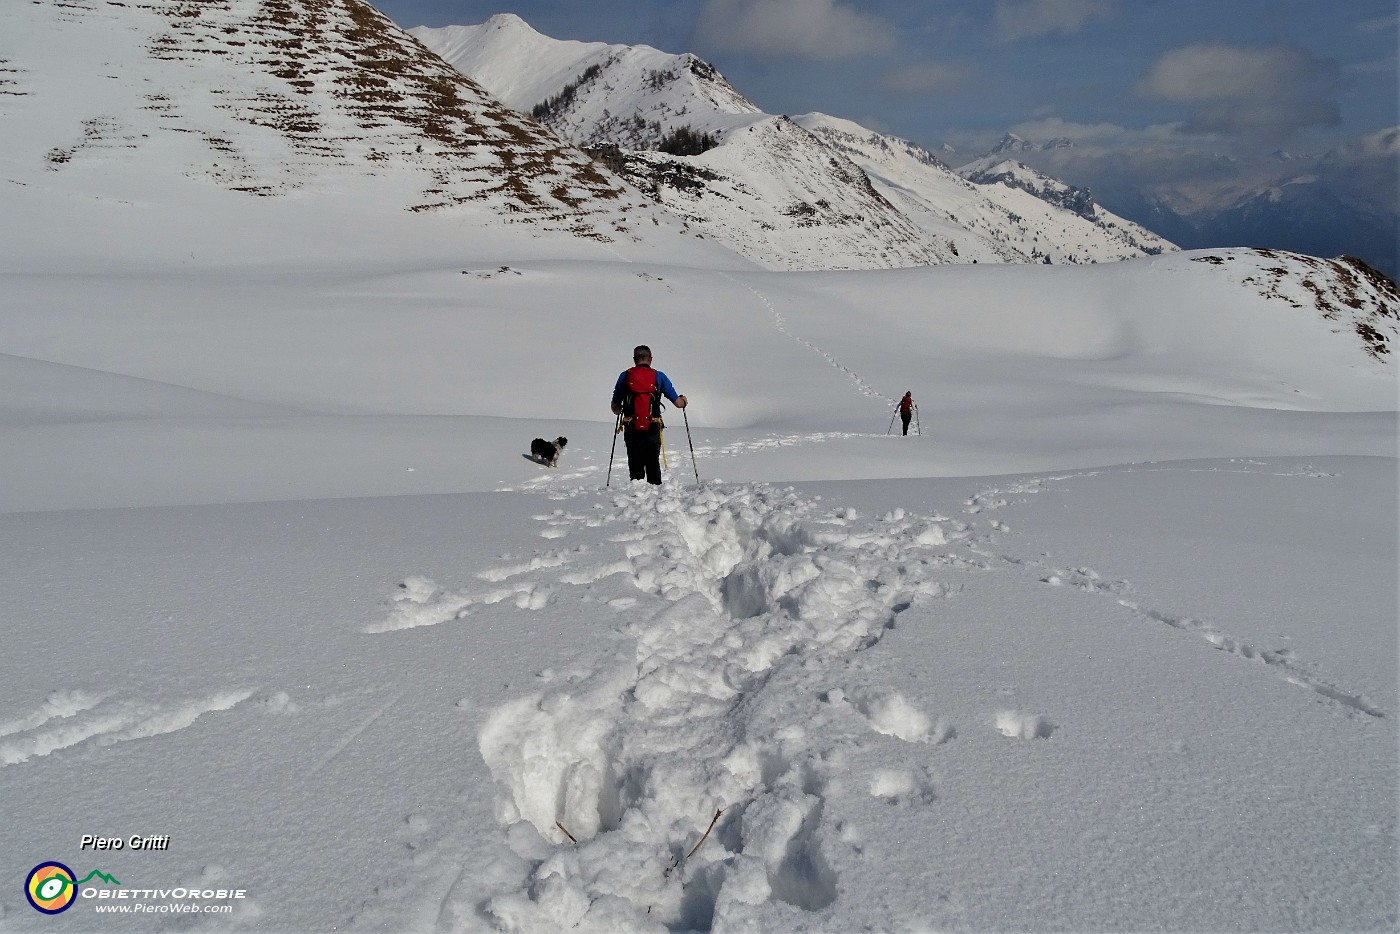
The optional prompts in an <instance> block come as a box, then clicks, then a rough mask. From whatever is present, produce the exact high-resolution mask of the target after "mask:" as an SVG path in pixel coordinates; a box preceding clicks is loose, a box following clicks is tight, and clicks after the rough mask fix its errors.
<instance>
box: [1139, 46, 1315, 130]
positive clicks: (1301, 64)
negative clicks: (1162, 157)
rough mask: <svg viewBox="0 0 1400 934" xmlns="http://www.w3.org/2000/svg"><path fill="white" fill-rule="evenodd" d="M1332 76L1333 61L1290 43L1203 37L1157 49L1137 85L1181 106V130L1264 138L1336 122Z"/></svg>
mask: <svg viewBox="0 0 1400 934" xmlns="http://www.w3.org/2000/svg"><path fill="white" fill-rule="evenodd" d="M1339 75H1340V71H1339V69H1338V67H1337V65H1336V63H1335V62H1331V61H1327V60H1324V59H1317V58H1313V57H1312V56H1311V55H1309V54H1308V53H1307V52H1305V51H1304V50H1302V49H1298V48H1293V47H1289V46H1271V47H1254V48H1247V47H1242V46H1233V45H1227V44H1225V43H1223V42H1205V43H1199V44H1197V45H1189V46H1185V47H1183V48H1179V49H1173V50H1172V51H1170V52H1167V53H1166V54H1164V55H1163V56H1162V57H1161V58H1159V59H1158V60H1157V61H1156V62H1155V63H1154V64H1153V66H1152V68H1151V69H1149V70H1148V73H1147V75H1146V76H1145V77H1144V78H1143V79H1142V81H1141V83H1140V84H1139V90H1140V91H1141V92H1142V93H1144V94H1146V95H1148V96H1150V97H1156V98H1160V99H1162V100H1168V101H1175V102H1177V103H1181V104H1185V105H1187V106H1188V107H1189V108H1190V114H1189V117H1188V118H1187V120H1186V123H1185V125H1184V127H1183V130H1184V131H1185V132H1187V133H1198V134H1219V135H1222V136H1227V137H1237V138H1241V139H1249V140H1255V141H1259V142H1271V143H1272V142H1279V141H1282V140H1283V139H1285V138H1287V137H1288V136H1290V135H1292V134H1293V133H1294V132H1295V131H1297V130H1300V129H1302V128H1304V127H1309V126H1335V125H1336V124H1337V123H1339V122H1340V115H1339V111H1338V107H1337V103H1336V99H1335V98H1336V93H1337V91H1338V88H1339V85H1340V78H1339Z"/></svg>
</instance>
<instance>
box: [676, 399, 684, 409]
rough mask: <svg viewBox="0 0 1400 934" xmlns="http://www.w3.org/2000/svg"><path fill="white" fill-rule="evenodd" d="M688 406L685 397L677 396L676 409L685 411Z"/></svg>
mask: <svg viewBox="0 0 1400 934" xmlns="http://www.w3.org/2000/svg"><path fill="white" fill-rule="evenodd" d="M685 406H686V399H685V396H676V408H678V409H683V408H685Z"/></svg>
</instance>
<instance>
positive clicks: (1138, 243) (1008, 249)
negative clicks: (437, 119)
mask: <svg viewBox="0 0 1400 934" xmlns="http://www.w3.org/2000/svg"><path fill="white" fill-rule="evenodd" d="M410 32H411V33H412V34H413V35H414V36H416V37H417V38H418V39H420V40H421V41H422V42H423V43H424V44H425V45H427V46H428V47H429V48H431V49H433V50H434V51H436V52H438V53H439V54H440V55H442V56H443V57H444V58H445V59H446V60H447V61H449V62H450V63H452V64H453V65H455V66H456V67H457V68H459V69H461V70H462V72H463V73H465V74H468V75H471V76H472V77H473V78H474V79H475V80H477V81H479V82H480V83H481V84H482V85H483V86H484V87H486V88H487V89H488V90H489V91H491V93H493V94H495V95H496V96H497V97H499V98H500V99H501V100H502V101H504V102H505V103H506V104H508V105H509V106H511V107H514V108H516V109H517V110H520V111H522V112H527V113H534V114H535V115H536V116H538V117H539V118H540V119H541V120H543V121H545V122H546V123H547V124H548V125H550V126H552V127H554V128H555V129H556V130H558V131H559V132H560V133H562V134H564V135H565V136H567V137H568V138H569V139H571V140H573V141H575V142H577V143H578V144H579V145H582V146H588V147H607V148H608V149H609V151H608V152H607V153H606V155H605V156H604V157H603V158H604V160H605V161H607V162H608V163H609V164H610V165H611V166H613V167H614V168H616V169H617V170H618V171H620V172H621V173H622V174H624V175H625V176H627V177H628V178H629V179H631V180H632V181H633V182H634V183H636V184H637V185H638V186H639V187H642V188H644V189H646V190H648V191H649V192H650V193H652V194H653V196H654V197H655V198H656V199H657V200H658V201H660V202H661V203H663V204H665V205H666V206H667V207H668V208H670V209H671V210H672V211H674V212H676V213H677V214H680V215H681V216H683V217H685V218H687V219H688V220H689V221H691V222H692V223H693V224H695V225H696V226H697V227H698V228H700V229H701V230H703V231H705V233H706V234H708V235H710V236H712V237H716V238H718V239H719V240H721V241H722V242H724V243H726V244H728V245H730V246H732V247H733V248H734V249H736V250H738V251H739V252H741V253H743V254H744V255H746V256H749V257H751V258H753V259H755V260H756V261H758V262H760V263H762V264H763V265H765V266H767V267H769V268H773V269H841V268H890V267H899V266H914V265H927V264H941V263H957V262H973V261H978V262H1042V261H1050V262H1099V261H1104V260H1116V259H1124V258H1128V257H1133V256H1142V255H1145V254H1148V253H1156V252H1160V251H1162V250H1164V249H1171V248H1172V247H1171V245H1170V244H1168V243H1166V242H1165V241H1163V240H1161V239H1160V238H1157V237H1154V236H1152V235H1151V234H1148V233H1147V232H1146V231H1142V230H1141V229H1140V228H1137V227H1135V226H1134V225H1131V224H1128V223H1127V222H1126V221H1122V220H1121V219H1120V218H1116V217H1114V216H1112V215H1110V214H1108V213H1107V212H1102V211H1099V212H1089V211H1084V212H1079V213H1076V212H1075V211H1074V210H1066V209H1064V208H1061V207H1059V206H1057V205H1054V204H1050V203H1048V202H1046V201H1043V200H1039V199H1036V198H1035V197H1032V196H1030V195H1028V194H1027V193H1025V192H1019V191H1010V190H1007V189H1005V188H1004V187H1003V186H1000V185H992V186H981V185H974V184H969V183H968V182H966V181H964V180H962V179H960V178H959V177H958V176H957V175H956V174H954V173H953V172H951V171H950V170H949V169H948V168H947V167H945V166H943V165H942V164H941V163H939V162H938V161H937V160H936V159H934V158H933V157H931V156H929V155H928V154H927V153H925V152H923V151H922V150H920V149H918V147H915V146H913V145H912V144H909V143H907V142H905V141H902V140H897V139H893V138H889V137H884V136H881V135H880V134H875V133H871V132H870V131H868V130H865V129H864V128H862V127H859V126H857V125H856V124H853V123H849V122H848V121H839V120H835V119H833V118H829V117H825V116H822V115H819V114H812V115H807V116H805V117H800V118H797V119H796V120H790V119H788V118H786V117H780V116H779V117H775V116H771V115H768V114H763V113H761V112H760V111H759V110H758V108H757V107H756V106H754V105H753V104H752V103H751V102H750V101H748V100H747V99H745V98H744V97H743V96H742V95H741V94H740V93H739V92H738V91H736V90H735V89H734V88H733V87H731V86H730V85H729V84H728V82H726V81H725V80H724V78H723V76H722V75H720V74H719V73H718V72H717V71H716V70H715V69H714V68H713V67H712V66H710V65H708V64H707V63H705V62H703V61H702V60H700V59H698V58H696V57H695V56H694V55H691V54H682V55H671V54H667V53H663V52H659V51H657V50H655V49H651V48H648V47H645V46H636V47H634V46H624V45H607V44H604V43H584V42H566V41H560V40H554V39H550V38H547V37H545V36H542V35H540V34H539V33H538V32H536V31H535V30H533V29H532V28H530V26H528V25H527V24H526V23H525V22H524V21H523V20H521V19H520V18H519V17H517V16H514V15H511V14H500V15H497V16H494V17H492V18H491V19H490V20H488V21H487V22H486V23H484V24H481V25H479V26H449V27H443V28H440V29H430V28H426V27H418V28H415V29H412V30H410ZM678 131H684V132H689V133H693V134H695V135H696V136H705V135H708V136H709V137H711V139H710V140H709V142H710V143H712V144H713V148H709V149H707V150H705V151H703V152H690V153H688V154H683V155H682V154H674V150H675V148H676V147H675V146H674V145H673V143H674V138H673V136H672V134H675V133H676V132H678ZM619 147H620V149H619ZM697 148H702V149H703V148H704V147H703V146H702V147H697ZM658 150H668V151H658Z"/></svg>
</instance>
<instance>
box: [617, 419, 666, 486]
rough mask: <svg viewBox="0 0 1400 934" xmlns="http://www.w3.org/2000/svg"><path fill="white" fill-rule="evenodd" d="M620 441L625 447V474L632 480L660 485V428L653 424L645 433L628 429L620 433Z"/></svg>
mask: <svg viewBox="0 0 1400 934" xmlns="http://www.w3.org/2000/svg"><path fill="white" fill-rule="evenodd" d="M622 441H623V443H624V444H626V445H627V473H628V474H629V475H630V476H631V477H632V479H633V480H640V479H642V478H643V477H645V478H646V481H647V483H656V484H659V483H661V426H660V425H657V424H653V425H652V426H651V427H650V428H648V429H647V430H646V431H637V430H636V429H635V428H628V429H626V430H625V431H623V432H622Z"/></svg>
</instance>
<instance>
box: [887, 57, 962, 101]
mask: <svg viewBox="0 0 1400 934" xmlns="http://www.w3.org/2000/svg"><path fill="white" fill-rule="evenodd" d="M972 76H973V69H972V68H971V67H970V66H968V65H960V64H949V63H941V62H916V63H913V64H909V65H902V66H900V67H898V68H892V69H890V70H889V71H887V72H886V73H885V74H884V76H883V77H881V79H880V87H882V88H884V89H885V90H887V91H892V92H894V93H895V94H908V95H919V94H939V93H943V92H946V91H953V90H956V89H958V88H961V87H963V86H965V85H966V84H967V83H968V82H969V81H971V80H972Z"/></svg>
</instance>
